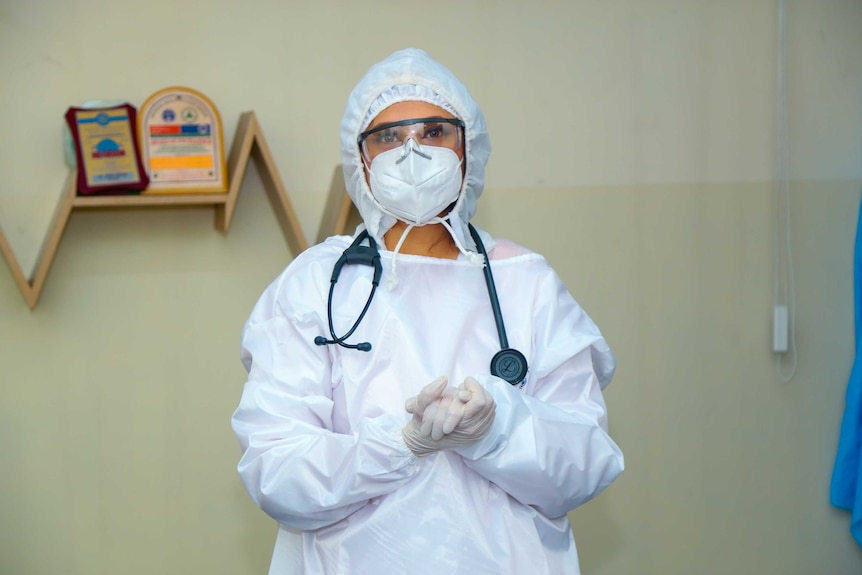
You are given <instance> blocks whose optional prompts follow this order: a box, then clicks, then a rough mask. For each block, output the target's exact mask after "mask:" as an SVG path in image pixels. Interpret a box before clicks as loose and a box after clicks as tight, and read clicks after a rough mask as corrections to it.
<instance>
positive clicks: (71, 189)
mask: <svg viewBox="0 0 862 575" xmlns="http://www.w3.org/2000/svg"><path fill="white" fill-rule="evenodd" d="M250 157H251V158H253V159H254V163H255V166H256V167H257V171H258V173H259V175H260V179H261V182H262V183H263V186H264V189H265V190H266V194H267V197H268V198H269V202H270V204H271V205H272V209H273V210H274V211H275V214H276V217H277V219H278V223H279V225H280V226H281V230H282V233H283V234H284V237H285V239H286V240H287V244H288V246H289V247H290V250H291V251H292V252H293V254H294V255H296V254H298V253H300V252H302V251H303V250H305V249H306V248H307V247H308V243H307V242H306V240H305V237H304V236H303V233H302V228H301V227H300V225H299V220H298V219H297V217H296V214H295V213H294V211H293V206H292V205H291V202H290V198H289V197H288V195H287V190H285V188H284V185H283V184H282V182H281V178H280V177H279V175H278V169H277V168H276V166H275V162H274V161H273V159H272V155H271V154H270V151H269V146H268V145H267V143H266V139H265V138H264V137H263V132H262V131H261V129H260V125H259V124H258V122H257V118H256V117H255V115H254V112H243V113H242V114H241V115H240V119H239V123H238V124H237V129H236V134H235V135H234V140H233V144H232V145H231V149H230V155H229V156H228V162H227V164H228V176H229V178H230V185H229V187H228V191H227V193H226V194H201V193H196V194H195V193H192V194H176V195H174V194H171V195H152V196H148V195H123V196H79V195H78V194H77V190H76V181H77V173H76V171H75V170H71V171H70V173H69V175H68V177H67V178H66V183H65V185H64V187H63V192H62V195H61V197H60V202H59V204H58V205H57V210H56V211H55V212H54V217H53V218H52V220H51V224H50V227H49V228H48V234H47V236H46V237H45V240H44V242H43V243H42V249H41V250H40V253H39V256H38V257H37V259H36V266H35V270H34V272H33V275H32V277H31V278H27V277H26V276H25V274H24V272H23V271H22V270H21V266H20V265H19V264H18V260H17V259H16V258H15V254H14V252H13V251H12V247H11V246H10V245H9V242H8V241H7V240H6V236H5V235H4V234H3V230H2V228H0V253H2V254H3V257H4V258H5V259H6V263H7V264H8V265H9V269H10V270H11V271H12V276H13V277H14V278H15V283H17V284H18V288H19V289H20V290H21V293H22V294H23V295H24V299H25V300H26V302H27V304H28V305H29V306H30V308H31V309H33V308H35V307H36V304H37V303H38V302H39V296H40V295H41V293H42V289H43V288H44V287H45V280H46V278H47V277H48V272H49V271H50V269H51V264H53V262H54V256H56V255H57V249H58V248H59V246H60V241H61V240H62V239H63V233H64V232H65V231H66V225H67V224H68V223H69V219H70V218H71V216H72V212H73V211H74V210H81V209H98V208H147V207H166V206H202V207H207V206H212V207H213V208H214V209H215V228H216V229H217V230H218V231H220V232H223V233H227V230H228V228H229V227H230V221H231V218H232V217H233V212H234V209H235V208H236V201H237V199H238V197H239V191H240V189H241V187H242V180H243V176H244V175H245V170H246V167H247V166H248V160H249V158H250ZM338 191H339V190H336V193H337V192H338ZM333 195H334V194H333V193H332V192H330V203H332V202H333V200H332V196H333ZM345 197H346V194H345V193H344V192H343V185H342V190H341V196H340V197H339V201H343V198H345ZM347 199H348V201H349V198H347ZM348 213H349V212H348ZM346 217H347V216H344V221H345V222H346ZM332 225H333V228H332V229H335V228H334V226H335V225H336V223H335V222H333V223H332ZM341 225H342V226H343V225H344V223H342V224H341Z"/></svg>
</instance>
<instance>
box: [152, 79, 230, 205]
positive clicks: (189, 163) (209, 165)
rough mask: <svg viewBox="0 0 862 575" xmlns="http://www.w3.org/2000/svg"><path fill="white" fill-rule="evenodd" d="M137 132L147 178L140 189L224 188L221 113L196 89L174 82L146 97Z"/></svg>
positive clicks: (220, 190)
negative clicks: (146, 181) (169, 86)
mask: <svg viewBox="0 0 862 575" xmlns="http://www.w3.org/2000/svg"><path fill="white" fill-rule="evenodd" d="M138 136H139V139H140V150H141V159H142V161H143V164H144V169H145V170H146V171H147V174H148V175H149V179H150V185H149V187H148V188H147V189H146V191H145V192H144V193H145V194H189V193H223V192H227V189H228V180H227V173H226V172H227V170H226V167H225V153H224V136H223V134H222V123H221V116H220V115H219V113H218V110H217V109H216V107H215V105H214V104H213V103H212V102H211V101H210V99H209V98H207V97H206V96H204V95H203V94H201V93H200V92H198V91H196V90H192V89H191V88H184V87H181V86H175V87H171V88H165V89H163V90H159V91H158V92H156V93H155V94H153V95H152V96H150V97H149V98H147V100H146V101H145V102H144V103H143V105H142V106H141V109H140V112H139V113H138Z"/></svg>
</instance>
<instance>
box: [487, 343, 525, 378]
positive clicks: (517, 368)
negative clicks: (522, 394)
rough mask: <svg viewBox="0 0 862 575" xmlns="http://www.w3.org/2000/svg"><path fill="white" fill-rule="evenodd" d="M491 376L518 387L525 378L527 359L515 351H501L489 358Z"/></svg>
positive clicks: (508, 349) (507, 349) (509, 349)
mask: <svg viewBox="0 0 862 575" xmlns="http://www.w3.org/2000/svg"><path fill="white" fill-rule="evenodd" d="M491 375H495V376H497V377H499V378H500V379H505V380H506V381H508V382H509V383H510V384H512V385H518V384H519V383H521V382H522V381H524V378H525V377H527V358H526V357H524V354H523V353H521V352H520V351H518V350H517V349H511V348H506V349H501V350H500V351H498V352H497V353H495V354H494V357H492V358H491Z"/></svg>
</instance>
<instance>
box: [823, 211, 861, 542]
mask: <svg viewBox="0 0 862 575" xmlns="http://www.w3.org/2000/svg"><path fill="white" fill-rule="evenodd" d="M854 250H855V254H854V257H853V285H854V289H853V303H854V305H855V310H856V314H855V318H856V334H855V337H856V359H855V361H854V362H853V368H852V369H851V370H850V381H849V382H848V383H847V395H846V405H845V407H844V418H843V420H842V422H841V437H840V438H839V439H838V454H837V456H836V457H835V467H834V469H833V470H832V486H831V489H830V500H831V501H832V505H834V506H835V507H839V508H841V509H847V510H849V511H850V512H851V513H852V515H851V519H850V533H851V534H852V535H853V538H854V539H856V542H857V543H859V544H860V545H862V203H860V206H859V221H858V223H857V224H856V245H855V248H854Z"/></svg>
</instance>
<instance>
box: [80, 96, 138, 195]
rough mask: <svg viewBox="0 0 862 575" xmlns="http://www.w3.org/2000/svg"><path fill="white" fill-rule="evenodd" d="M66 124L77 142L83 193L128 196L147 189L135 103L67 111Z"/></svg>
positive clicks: (81, 191) (81, 192)
mask: <svg viewBox="0 0 862 575" xmlns="http://www.w3.org/2000/svg"><path fill="white" fill-rule="evenodd" d="M66 124H67V125H68V127H69V132H70V133H71V136H72V140H73V141H74V148H75V160H76V163H77V167H78V183H77V188H78V193H79V194H82V195H88V194H125V193H130V192H140V191H142V190H144V189H145V188H146V187H147V184H148V182H149V178H148V176H147V173H146V171H145V170H144V167H143V164H142V162H141V156H140V154H139V150H138V138H137V133H136V130H137V122H136V115H135V108H134V107H133V106H132V105H131V104H121V105H118V106H112V107H106V108H79V107H75V106H73V107H71V108H69V109H68V110H67V111H66Z"/></svg>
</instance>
